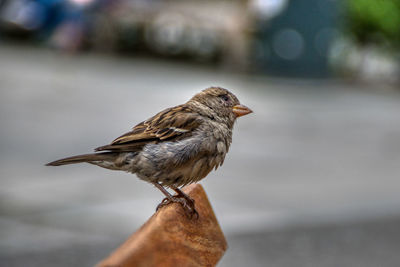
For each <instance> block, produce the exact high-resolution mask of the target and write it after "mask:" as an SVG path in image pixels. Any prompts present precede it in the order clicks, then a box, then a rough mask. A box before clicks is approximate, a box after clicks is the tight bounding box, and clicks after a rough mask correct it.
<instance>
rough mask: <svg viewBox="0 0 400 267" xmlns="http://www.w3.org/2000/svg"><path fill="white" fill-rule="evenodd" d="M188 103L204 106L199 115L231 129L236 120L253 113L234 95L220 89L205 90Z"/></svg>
mask: <svg viewBox="0 0 400 267" xmlns="http://www.w3.org/2000/svg"><path fill="white" fill-rule="evenodd" d="M188 103H193V104H197V105H196V106H203V107H204V106H205V107H206V108H205V109H204V108H203V109H201V113H203V114H204V115H206V116H208V117H212V118H214V119H215V120H217V121H221V122H225V123H227V125H229V126H231V127H232V126H233V123H234V122H235V120H236V118H238V117H240V116H244V115H247V114H249V113H251V112H253V111H252V110H251V109H249V108H248V107H246V106H244V105H241V104H240V102H239V100H238V99H237V97H236V96H235V95H234V94H232V93H231V92H229V91H228V90H227V89H224V88H221V87H210V88H207V89H205V90H203V91H201V92H200V93H198V94H196V95H195V96H193V97H192V99H190V100H189V102H188ZM198 104H200V105H198Z"/></svg>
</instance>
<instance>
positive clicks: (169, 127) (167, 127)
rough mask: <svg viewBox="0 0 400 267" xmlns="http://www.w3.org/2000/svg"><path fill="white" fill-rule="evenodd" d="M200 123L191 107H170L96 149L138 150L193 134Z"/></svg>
mask: <svg viewBox="0 0 400 267" xmlns="http://www.w3.org/2000/svg"><path fill="white" fill-rule="evenodd" d="M199 125H200V119H199V115H198V114H197V113H195V112H193V111H192V110H191V109H190V108H189V107H187V106H184V105H181V106H176V107H173V108H168V109H166V110H164V111H161V112H160V113H158V114H156V115H155V116H153V117H151V118H150V119H148V120H146V121H144V122H141V123H139V124H138V125H136V126H135V127H133V129H132V131H130V132H128V133H126V134H124V135H121V136H120V137H118V138H117V139H115V140H114V141H113V142H112V143H111V144H110V145H105V146H101V147H98V148H96V149H95V150H96V151H103V150H109V151H121V152H122V151H138V150H140V149H141V148H142V147H143V146H144V145H146V144H148V143H158V142H162V141H165V140H174V139H181V138H184V137H186V136H189V135H191V134H192V132H193V130H195V129H196V128H197V127H198V126H199Z"/></svg>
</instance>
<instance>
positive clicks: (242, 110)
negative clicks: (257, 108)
mask: <svg viewBox="0 0 400 267" xmlns="http://www.w3.org/2000/svg"><path fill="white" fill-rule="evenodd" d="M232 111H233V113H235V115H236V117H240V116H244V115H247V114H249V113H252V112H253V111H252V110H251V109H249V108H248V107H246V106H244V105H236V106H234V107H233V108H232Z"/></svg>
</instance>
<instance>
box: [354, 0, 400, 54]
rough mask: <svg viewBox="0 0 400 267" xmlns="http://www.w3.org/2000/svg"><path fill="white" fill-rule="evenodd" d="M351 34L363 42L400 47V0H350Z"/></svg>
mask: <svg viewBox="0 0 400 267" xmlns="http://www.w3.org/2000/svg"><path fill="white" fill-rule="evenodd" d="M347 10H348V22H349V30H350V31H351V34H352V35H354V36H355V38H356V40H357V41H358V42H359V43H361V44H368V43H375V44H379V45H388V46H390V47H392V48H397V49H399V48H400V0H348V1H347Z"/></svg>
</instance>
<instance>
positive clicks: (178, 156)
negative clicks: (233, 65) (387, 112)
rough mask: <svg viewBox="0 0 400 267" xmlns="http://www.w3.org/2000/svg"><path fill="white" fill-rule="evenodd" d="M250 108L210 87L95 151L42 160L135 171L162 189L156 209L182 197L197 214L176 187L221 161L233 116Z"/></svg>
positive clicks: (184, 204)
mask: <svg viewBox="0 0 400 267" xmlns="http://www.w3.org/2000/svg"><path fill="white" fill-rule="evenodd" d="M252 112H253V111H252V110H251V109H250V108H248V107H246V106H245V105H242V104H240V102H239V100H238V98H237V97H236V96H235V95H234V94H233V93H231V92H230V91H229V90H227V89H224V88H222V87H215V86H214V87H209V88H207V89H204V90H202V91H200V92H199V93H197V94H195V95H194V96H193V97H192V98H191V99H190V100H189V101H187V102H186V103H184V104H181V105H178V106H175V107H171V108H167V109H165V110H163V111H161V112H159V113H157V114H156V115H154V116H153V117H151V118H149V119H147V120H145V121H142V122H140V123H139V124H137V125H136V126H134V127H133V128H132V130H131V131H129V132H127V133H125V134H123V135H121V136H119V137H118V138H116V139H115V140H114V141H112V142H111V143H110V144H108V145H104V146H100V147H98V148H96V149H95V153H91V154H83V155H77V156H72V157H67V158H63V159H59V160H56V161H53V162H50V163H47V164H46V165H47V166H60V165H66V164H75V163H90V164H94V165H97V166H100V167H103V168H106V169H110V170H121V171H126V172H129V173H132V174H136V175H137V177H138V178H139V179H141V180H144V181H147V182H149V183H151V184H153V185H154V186H155V187H156V188H158V189H159V190H160V191H161V192H162V193H163V194H164V195H165V198H164V199H163V200H162V202H161V203H160V204H159V205H158V206H157V210H158V209H160V208H161V207H163V206H166V205H168V204H170V203H180V204H181V205H182V207H183V208H184V210H185V212H186V214H187V215H188V217H190V218H192V217H193V216H194V215H195V216H196V217H198V212H197V211H196V209H195V203H194V200H193V199H192V198H191V197H189V196H188V195H186V194H185V193H184V192H183V191H182V190H181V189H180V188H182V187H183V186H185V185H188V184H191V183H196V182H198V181H200V180H201V179H203V178H204V177H206V176H207V175H208V174H209V173H210V172H211V171H212V170H213V169H215V170H217V168H218V167H219V166H221V165H222V164H223V162H224V159H225V156H226V154H227V152H228V150H229V147H230V145H231V142H232V130H233V126H234V123H235V121H236V119H237V118H238V117H241V116H244V115H247V114H249V113H252ZM167 188H168V189H171V190H173V191H175V192H176V194H175V195H172V194H170V193H169V191H168V190H167Z"/></svg>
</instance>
